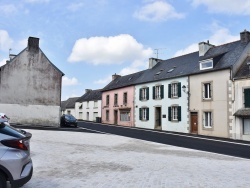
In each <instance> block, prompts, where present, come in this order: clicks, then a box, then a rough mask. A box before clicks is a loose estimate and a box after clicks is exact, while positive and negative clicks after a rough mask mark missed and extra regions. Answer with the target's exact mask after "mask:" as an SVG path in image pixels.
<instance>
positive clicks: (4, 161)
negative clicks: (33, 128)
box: [0, 119, 33, 188]
mask: <svg viewBox="0 0 250 188" xmlns="http://www.w3.org/2000/svg"><path fill="white" fill-rule="evenodd" d="M30 138H31V134H30V133H26V132H25V131H21V130H18V129H15V128H14V127H11V126H10V125H9V123H8V122H6V121H5V120H1V119H0V187H1V188H6V186H7V181H9V182H10V184H11V187H21V186H23V185H24V184H25V183H27V182H28V181H29V180H30V179H31V177H32V173H33V164H32V160H31V157H30Z"/></svg>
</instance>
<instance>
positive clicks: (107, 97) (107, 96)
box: [106, 95, 109, 106]
mask: <svg viewBox="0 0 250 188" xmlns="http://www.w3.org/2000/svg"><path fill="white" fill-rule="evenodd" d="M106 106H109V95H106Z"/></svg>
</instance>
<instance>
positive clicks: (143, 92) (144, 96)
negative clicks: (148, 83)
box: [139, 87, 149, 101]
mask: <svg viewBox="0 0 250 188" xmlns="http://www.w3.org/2000/svg"><path fill="white" fill-rule="evenodd" d="M139 95H140V96H139V98H140V100H143V101H145V100H148V99H149V88H148V87H146V88H141V89H140V94H139Z"/></svg>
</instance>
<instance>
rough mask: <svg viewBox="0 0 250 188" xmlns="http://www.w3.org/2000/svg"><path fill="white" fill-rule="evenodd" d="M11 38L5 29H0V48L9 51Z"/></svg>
mask: <svg viewBox="0 0 250 188" xmlns="http://www.w3.org/2000/svg"><path fill="white" fill-rule="evenodd" d="M12 43H13V40H12V39H11V38H10V36H9V34H8V32H7V31H5V30H0V50H2V51H9V49H10V47H11V45H12Z"/></svg>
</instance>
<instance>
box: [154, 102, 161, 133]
mask: <svg viewBox="0 0 250 188" xmlns="http://www.w3.org/2000/svg"><path fill="white" fill-rule="evenodd" d="M155 129H158V130H161V107H155Z"/></svg>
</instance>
